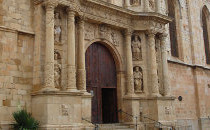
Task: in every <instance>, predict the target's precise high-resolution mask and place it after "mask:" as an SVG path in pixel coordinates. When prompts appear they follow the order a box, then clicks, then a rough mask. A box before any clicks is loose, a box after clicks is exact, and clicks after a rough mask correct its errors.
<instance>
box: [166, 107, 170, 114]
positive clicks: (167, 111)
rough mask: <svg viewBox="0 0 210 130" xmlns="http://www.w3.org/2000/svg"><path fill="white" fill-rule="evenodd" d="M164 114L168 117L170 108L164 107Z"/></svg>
mask: <svg viewBox="0 0 210 130" xmlns="http://www.w3.org/2000/svg"><path fill="white" fill-rule="evenodd" d="M165 114H166V115H170V108H169V107H165Z"/></svg>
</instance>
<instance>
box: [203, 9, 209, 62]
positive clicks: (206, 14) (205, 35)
mask: <svg viewBox="0 0 210 130" xmlns="http://www.w3.org/2000/svg"><path fill="white" fill-rule="evenodd" d="M208 19H209V11H208V9H207V7H206V6H204V7H203V9H202V25H203V39H204V45H205V54H206V63H207V64H210V48H209V30H208V28H209V25H208V22H209V21H208Z"/></svg>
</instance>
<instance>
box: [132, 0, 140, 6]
mask: <svg viewBox="0 0 210 130" xmlns="http://www.w3.org/2000/svg"><path fill="white" fill-rule="evenodd" d="M140 2H141V0H130V4H131V5H141V3H140Z"/></svg>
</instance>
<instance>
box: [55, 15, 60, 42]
mask: <svg viewBox="0 0 210 130" xmlns="http://www.w3.org/2000/svg"><path fill="white" fill-rule="evenodd" d="M61 32H62V29H61V17H60V13H59V12H55V24H54V40H55V44H57V45H61V44H62V43H61Z"/></svg>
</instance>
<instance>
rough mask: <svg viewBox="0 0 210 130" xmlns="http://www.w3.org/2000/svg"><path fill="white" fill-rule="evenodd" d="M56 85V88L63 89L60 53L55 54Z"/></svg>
mask: <svg viewBox="0 0 210 130" xmlns="http://www.w3.org/2000/svg"><path fill="white" fill-rule="evenodd" d="M54 84H55V87H56V88H60V87H61V56H60V54H59V52H57V51H55V52H54Z"/></svg>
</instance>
